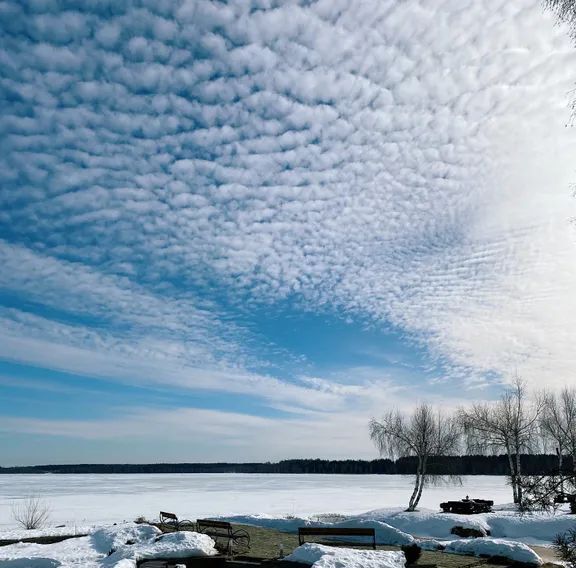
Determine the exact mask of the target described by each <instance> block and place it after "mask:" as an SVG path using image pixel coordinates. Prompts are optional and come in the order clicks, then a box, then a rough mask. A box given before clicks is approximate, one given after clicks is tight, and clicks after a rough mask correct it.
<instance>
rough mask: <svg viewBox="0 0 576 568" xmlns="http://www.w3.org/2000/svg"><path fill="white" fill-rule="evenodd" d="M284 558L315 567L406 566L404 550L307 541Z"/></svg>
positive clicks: (391, 567) (395, 567) (392, 567)
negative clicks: (364, 548)
mask: <svg viewBox="0 0 576 568" xmlns="http://www.w3.org/2000/svg"><path fill="white" fill-rule="evenodd" d="M284 560H289V561H291V562H301V563H303V564H311V565H312V566H314V568H342V567H344V566H345V567H346V568H404V566H405V564H406V558H405V557H404V553H403V552H390V551H375V550H357V549H354V548H335V547H331V546H322V545H321V544H313V543H307V544H303V545H302V546H299V547H298V548H297V549H296V550H294V552H292V554H290V555H289V556H286V557H285V558H284Z"/></svg>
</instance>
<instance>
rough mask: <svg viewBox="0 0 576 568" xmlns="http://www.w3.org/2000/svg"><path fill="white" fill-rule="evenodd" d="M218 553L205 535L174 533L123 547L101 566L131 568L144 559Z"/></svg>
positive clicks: (211, 541)
mask: <svg viewBox="0 0 576 568" xmlns="http://www.w3.org/2000/svg"><path fill="white" fill-rule="evenodd" d="M215 554H218V551H217V550H216V548H215V547H214V541H213V540H212V539H211V538H210V537H209V536H208V535H206V534H199V533H193V532H175V533H169V534H164V535H162V536H159V537H157V538H155V539H154V540H152V541H148V542H140V543H136V544H134V545H124V546H122V547H120V548H119V549H118V550H116V551H115V552H114V553H113V554H111V555H110V556H109V557H107V558H106V559H104V561H103V562H102V566H106V567H109V566H113V567H114V568H131V567H132V566H136V561H137V560H142V559H144V558H147V559H153V558H185V557H187V556H214V555H215Z"/></svg>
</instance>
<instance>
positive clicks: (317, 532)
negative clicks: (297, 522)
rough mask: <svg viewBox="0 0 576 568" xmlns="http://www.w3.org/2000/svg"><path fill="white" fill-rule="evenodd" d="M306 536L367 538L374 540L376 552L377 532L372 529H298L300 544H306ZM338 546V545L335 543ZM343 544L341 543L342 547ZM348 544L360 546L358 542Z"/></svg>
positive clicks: (373, 546)
mask: <svg viewBox="0 0 576 568" xmlns="http://www.w3.org/2000/svg"><path fill="white" fill-rule="evenodd" d="M306 536H332V537H342V536H351V537H355V536H367V537H370V539H371V540H372V542H371V545H372V548H374V550H375V549H376V531H375V530H374V529H370V528H356V527H354V528H353V527H350V528H348V527H339V528H336V527H298V543H299V544H304V540H305V539H304V537H306ZM334 544H336V543H334ZM341 544H342V543H340V545H341ZM346 544H360V543H358V542H351V541H348V542H346Z"/></svg>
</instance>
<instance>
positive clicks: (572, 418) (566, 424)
mask: <svg viewBox="0 0 576 568" xmlns="http://www.w3.org/2000/svg"><path fill="white" fill-rule="evenodd" d="M543 403H544V405H543V410H542V416H541V420H540V426H541V428H542V433H543V435H544V436H545V437H546V438H548V439H549V440H552V441H553V442H554V445H555V448H556V453H557V455H558V470H559V473H560V474H562V470H563V466H564V455H565V454H568V455H569V456H571V457H572V471H573V473H576V390H575V389H574V388H564V389H562V390H561V391H560V392H559V393H553V392H547V393H544V396H543Z"/></svg>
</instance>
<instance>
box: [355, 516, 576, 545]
mask: <svg viewBox="0 0 576 568" xmlns="http://www.w3.org/2000/svg"><path fill="white" fill-rule="evenodd" d="M357 519H363V520H368V519H372V520H376V521H381V522H383V523H386V524H387V525H390V526H392V527H394V528H396V529H398V530H400V531H403V532H405V533H408V534H412V535H418V536H420V537H432V538H440V539H447V540H452V539H454V535H453V534H451V531H452V529H453V528H454V527H455V526H459V527H463V528H471V529H476V530H478V531H480V532H484V533H486V534H488V535H489V536H492V537H495V538H512V539H514V540H519V541H521V542H524V543H525V544H538V545H543V546H546V545H550V544H551V543H552V542H553V540H554V538H555V536H556V535H557V534H559V533H563V532H566V531H567V530H568V529H570V528H573V527H574V522H575V520H576V519H575V517H574V515H569V514H566V513H565V512H563V511H558V512H557V513H556V514H553V513H519V512H518V511H514V510H499V511H495V512H493V513H482V514H479V515H454V514H451V513H441V512H439V511H429V510H426V509H423V510H419V511H415V512H412V513H407V512H405V511H402V510H400V509H378V510H375V511H369V512H368V513H364V514H362V515H355V516H353V517H350V518H349V520H350V521H352V520H357Z"/></svg>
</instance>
